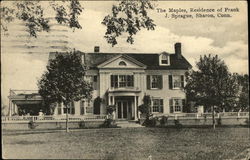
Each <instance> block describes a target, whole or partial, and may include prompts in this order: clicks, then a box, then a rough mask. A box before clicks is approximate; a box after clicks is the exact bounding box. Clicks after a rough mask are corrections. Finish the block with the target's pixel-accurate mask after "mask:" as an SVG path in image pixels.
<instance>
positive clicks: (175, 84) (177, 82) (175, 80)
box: [173, 76, 181, 88]
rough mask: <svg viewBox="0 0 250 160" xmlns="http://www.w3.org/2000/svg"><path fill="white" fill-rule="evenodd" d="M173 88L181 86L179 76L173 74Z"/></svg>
mask: <svg viewBox="0 0 250 160" xmlns="http://www.w3.org/2000/svg"><path fill="white" fill-rule="evenodd" d="M173 88H181V76H173Z"/></svg>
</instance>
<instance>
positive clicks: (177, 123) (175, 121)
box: [174, 119, 182, 128]
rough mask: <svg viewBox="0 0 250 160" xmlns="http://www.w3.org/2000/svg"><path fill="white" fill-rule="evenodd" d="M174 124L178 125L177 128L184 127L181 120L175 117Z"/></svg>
mask: <svg viewBox="0 0 250 160" xmlns="http://www.w3.org/2000/svg"><path fill="white" fill-rule="evenodd" d="M174 125H175V126H176V127H177V128H181V127H182V124H181V123H180V121H179V120H178V119H175V120H174Z"/></svg>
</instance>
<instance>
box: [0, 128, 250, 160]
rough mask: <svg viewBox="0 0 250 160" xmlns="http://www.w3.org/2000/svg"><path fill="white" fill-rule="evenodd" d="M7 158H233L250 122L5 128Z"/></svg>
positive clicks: (244, 144)
mask: <svg viewBox="0 0 250 160" xmlns="http://www.w3.org/2000/svg"><path fill="white" fill-rule="evenodd" d="M2 136H3V155H4V157H5V158H14V159H16V158H20V159H28V158H39V159H48V158H59V159H62V158H64V159H119V160H120V159H128V160H130V159H145V160H146V159H148V157H149V156H150V155H151V156H152V159H153V160H155V159H160V160H161V159H169V160H175V159H199V160H200V159H211V160H216V159H231V158H233V157H237V155H239V154H240V153H242V152H243V151H246V150H247V148H250V143H249V133H248V128H217V129H216V130H215V131H213V130H212V129H210V128H183V129H174V128H107V129H83V130H77V131H71V132H70V133H65V132H64V131H45V132H42V131H36V132H35V131H18V132H17V131H16V132H11V131H8V132H7V131H5V132H4V133H3V135H2Z"/></svg>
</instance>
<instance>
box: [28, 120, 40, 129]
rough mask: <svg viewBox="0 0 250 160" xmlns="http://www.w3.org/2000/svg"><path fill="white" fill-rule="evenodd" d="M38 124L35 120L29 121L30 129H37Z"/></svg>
mask: <svg viewBox="0 0 250 160" xmlns="http://www.w3.org/2000/svg"><path fill="white" fill-rule="evenodd" d="M37 126H38V125H37V124H36V123H35V122H33V121H29V123H28V127H29V129H35V128H36V127H37Z"/></svg>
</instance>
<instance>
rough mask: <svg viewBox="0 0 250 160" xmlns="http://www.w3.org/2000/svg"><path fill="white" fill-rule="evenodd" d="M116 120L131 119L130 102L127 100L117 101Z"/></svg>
mask: <svg viewBox="0 0 250 160" xmlns="http://www.w3.org/2000/svg"><path fill="white" fill-rule="evenodd" d="M116 104H117V118H118V119H131V115H132V114H131V110H132V109H131V102H130V101H127V100H119V101H117V103H116Z"/></svg>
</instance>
